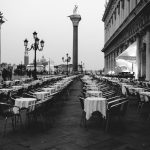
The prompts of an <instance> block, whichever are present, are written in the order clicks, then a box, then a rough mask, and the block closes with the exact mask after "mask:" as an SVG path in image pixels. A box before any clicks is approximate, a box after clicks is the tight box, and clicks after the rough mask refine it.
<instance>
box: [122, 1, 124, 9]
mask: <svg viewBox="0 0 150 150" xmlns="http://www.w3.org/2000/svg"><path fill="white" fill-rule="evenodd" d="M122 9H124V0H122Z"/></svg>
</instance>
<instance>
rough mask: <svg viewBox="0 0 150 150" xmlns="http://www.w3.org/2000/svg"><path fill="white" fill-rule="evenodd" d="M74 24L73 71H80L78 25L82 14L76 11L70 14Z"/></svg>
mask: <svg viewBox="0 0 150 150" xmlns="http://www.w3.org/2000/svg"><path fill="white" fill-rule="evenodd" d="M69 17H70V20H71V21H72V24H73V72H74V73H75V72H77V71H78V25H79V21H80V20H81V16H80V15H79V14H77V13H76V12H74V13H73V15H71V16H69Z"/></svg>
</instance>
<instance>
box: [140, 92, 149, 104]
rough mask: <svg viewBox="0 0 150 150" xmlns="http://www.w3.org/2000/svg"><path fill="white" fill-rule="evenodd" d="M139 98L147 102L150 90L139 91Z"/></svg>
mask: <svg viewBox="0 0 150 150" xmlns="http://www.w3.org/2000/svg"><path fill="white" fill-rule="evenodd" d="M139 94H140V99H141V101H143V102H149V100H150V92H140V93H139Z"/></svg>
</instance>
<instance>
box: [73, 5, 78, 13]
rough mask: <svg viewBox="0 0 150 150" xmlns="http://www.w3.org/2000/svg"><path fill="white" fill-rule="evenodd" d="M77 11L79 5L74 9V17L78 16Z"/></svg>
mask: <svg viewBox="0 0 150 150" xmlns="http://www.w3.org/2000/svg"><path fill="white" fill-rule="evenodd" d="M77 9H78V6H77V5H75V6H74V9H73V14H74V15H76V14H77Z"/></svg>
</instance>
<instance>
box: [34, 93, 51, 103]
mask: <svg viewBox="0 0 150 150" xmlns="http://www.w3.org/2000/svg"><path fill="white" fill-rule="evenodd" d="M33 95H34V96H35V97H36V98H37V100H38V101H45V100H47V99H48V98H49V96H50V93H49V92H45V91H41V92H34V93H33Z"/></svg>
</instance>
